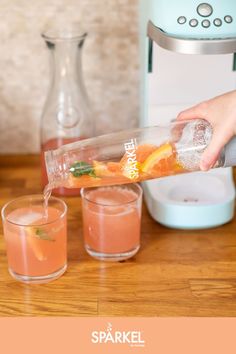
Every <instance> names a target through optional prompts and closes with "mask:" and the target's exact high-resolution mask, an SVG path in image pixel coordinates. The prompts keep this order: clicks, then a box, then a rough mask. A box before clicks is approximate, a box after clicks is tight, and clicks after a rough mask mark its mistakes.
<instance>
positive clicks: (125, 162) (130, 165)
mask: <svg viewBox="0 0 236 354" xmlns="http://www.w3.org/2000/svg"><path fill="white" fill-rule="evenodd" d="M156 149H157V147H156V146H155V145H151V144H143V145H139V146H137V148H136V149H135V152H134V153H133V155H132V158H131V159H130V156H129V154H128V153H125V155H124V156H123V157H122V159H121V161H120V165H121V170H122V172H123V175H124V176H125V177H127V178H129V179H130V178H131V176H132V179H133V180H134V181H135V180H136V181H138V180H139V179H140V178H141V176H140V173H141V172H142V171H141V166H142V163H143V162H144V161H145V160H146V159H147V158H148V156H150V155H151V154H152V153H153V152H154V151H155V150H156ZM132 170H133V171H132ZM131 171H132V172H131ZM134 172H135V173H134Z"/></svg>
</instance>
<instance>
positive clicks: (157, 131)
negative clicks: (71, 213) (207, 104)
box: [45, 119, 236, 188]
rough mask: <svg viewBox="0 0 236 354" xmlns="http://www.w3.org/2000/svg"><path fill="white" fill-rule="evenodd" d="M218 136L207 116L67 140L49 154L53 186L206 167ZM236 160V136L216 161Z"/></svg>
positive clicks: (117, 180) (112, 181) (121, 181)
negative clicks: (204, 163)
mask: <svg viewBox="0 0 236 354" xmlns="http://www.w3.org/2000/svg"><path fill="white" fill-rule="evenodd" d="M211 137H212V128H211V126H210V124H209V123H208V122H207V121H205V120H202V119H197V120H193V121H185V122H182V121H180V122H179V121H176V122H174V123H171V124H168V125H164V126H155V127H148V128H142V129H136V130H129V131H124V132H120V133H113V134H109V135H104V136H100V137H97V138H92V139H87V140H84V141H78V142H74V143H72V144H68V145H64V146H62V147H60V148H59V149H57V150H53V151H47V152H46V154H45V159H46V167H47V174H48V179H49V183H50V186H51V188H55V187H58V186H65V187H67V188H81V187H98V186H104V185H106V186H107V185H115V184H124V183H132V182H142V181H145V180H148V179H154V178H159V177H164V176H170V175H175V174H180V173H187V172H193V171H198V170H200V161H201V157H202V154H203V152H204V151H205V149H206V148H207V146H208V145H209V143H210V141H211ZM234 164H236V138H233V139H232V141H231V142H230V143H229V144H228V145H227V146H226V147H225V148H224V149H223V151H222V152H221V154H220V156H219V159H218V161H217V162H216V164H215V166H214V167H228V166H232V165H234Z"/></svg>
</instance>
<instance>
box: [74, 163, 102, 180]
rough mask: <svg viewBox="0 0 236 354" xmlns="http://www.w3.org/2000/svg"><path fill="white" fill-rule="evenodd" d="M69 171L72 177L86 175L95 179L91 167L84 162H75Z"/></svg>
mask: <svg viewBox="0 0 236 354" xmlns="http://www.w3.org/2000/svg"><path fill="white" fill-rule="evenodd" d="M69 171H70V172H71V173H72V175H73V176H74V177H81V176H84V175H88V176H91V177H94V178H96V174H95V171H94V168H93V166H92V165H90V164H88V163H87V162H84V161H79V162H75V163H74V164H73V165H71V167H70V170H69Z"/></svg>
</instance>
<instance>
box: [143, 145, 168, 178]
mask: <svg viewBox="0 0 236 354" xmlns="http://www.w3.org/2000/svg"><path fill="white" fill-rule="evenodd" d="M174 161H175V157H174V151H173V147H172V145H171V144H169V143H165V144H163V145H161V146H160V147H159V148H157V149H155V151H153V152H152V153H151V154H150V155H149V156H148V157H147V159H146V160H145V161H144V163H143V164H142V166H141V170H142V172H143V173H147V174H149V175H153V176H157V177H158V176H161V175H163V174H165V173H167V171H170V170H171V167H172V166H173V163H174Z"/></svg>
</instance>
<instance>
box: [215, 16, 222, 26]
mask: <svg viewBox="0 0 236 354" xmlns="http://www.w3.org/2000/svg"><path fill="white" fill-rule="evenodd" d="M213 23H214V25H215V26H216V27H220V26H221V25H222V21H221V19H220V18H215V19H214V21H213Z"/></svg>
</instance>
